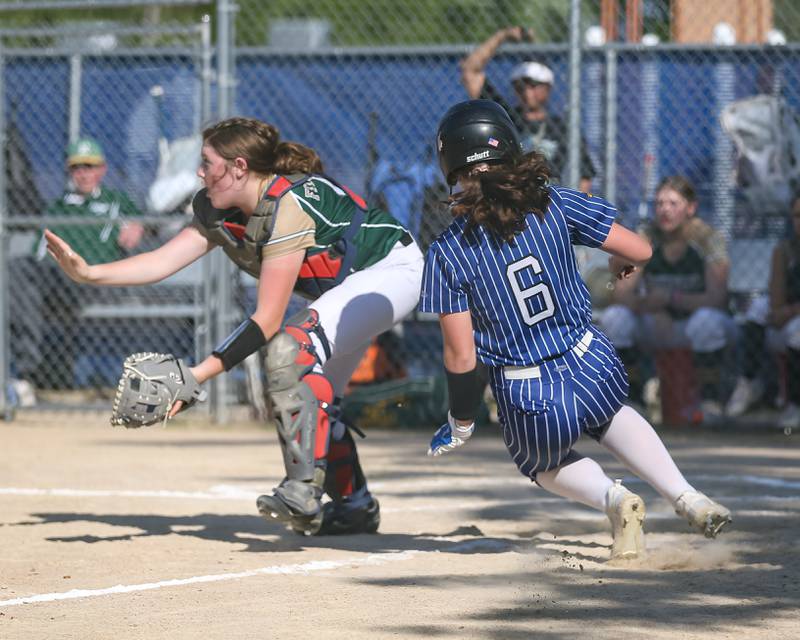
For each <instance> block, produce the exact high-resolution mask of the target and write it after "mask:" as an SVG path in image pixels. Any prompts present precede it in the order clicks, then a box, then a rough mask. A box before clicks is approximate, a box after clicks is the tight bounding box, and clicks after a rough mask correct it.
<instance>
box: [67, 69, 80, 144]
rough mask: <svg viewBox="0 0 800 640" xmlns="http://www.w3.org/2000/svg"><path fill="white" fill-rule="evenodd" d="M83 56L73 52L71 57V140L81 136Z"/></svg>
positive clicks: (73, 140)
mask: <svg viewBox="0 0 800 640" xmlns="http://www.w3.org/2000/svg"><path fill="white" fill-rule="evenodd" d="M82 76H83V56H82V55H81V54H80V53H73V54H72V55H71V56H70V57H69V141H70V142H75V140H77V139H78V138H80V136H81V78H82Z"/></svg>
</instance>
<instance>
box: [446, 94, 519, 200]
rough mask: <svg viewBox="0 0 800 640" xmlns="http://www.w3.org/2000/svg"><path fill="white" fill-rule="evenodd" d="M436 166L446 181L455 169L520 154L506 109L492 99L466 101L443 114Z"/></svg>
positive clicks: (451, 178)
mask: <svg viewBox="0 0 800 640" xmlns="http://www.w3.org/2000/svg"><path fill="white" fill-rule="evenodd" d="M436 147H437V151H438V154H439V167H441V169H442V173H443V174H444V177H445V179H446V180H447V184H449V185H451V186H452V185H454V184H455V183H456V175H455V173H456V171H458V170H459V169H463V168H464V167H468V166H470V165H473V164H478V163H481V162H490V163H491V162H507V161H509V160H512V159H513V158H516V157H517V156H519V155H520V154H521V153H522V148H521V146H520V143H519V136H518V135H517V129H516V127H515V126H514V123H513V122H512V121H511V118H509V116H508V113H506V110H505V109H504V108H503V107H501V106H500V105H499V104H497V103H496V102H493V101H492V100H467V101H466V102H460V103H458V104H457V105H455V106H453V107H451V108H450V109H449V110H448V112H447V113H445V114H444V117H443V118H442V120H441V122H439V129H438V132H437V134H436Z"/></svg>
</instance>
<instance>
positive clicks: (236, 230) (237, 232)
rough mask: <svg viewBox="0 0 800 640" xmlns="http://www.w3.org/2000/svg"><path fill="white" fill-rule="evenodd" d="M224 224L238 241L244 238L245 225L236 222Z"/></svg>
mask: <svg viewBox="0 0 800 640" xmlns="http://www.w3.org/2000/svg"><path fill="white" fill-rule="evenodd" d="M222 224H223V226H224V227H225V228H226V229H227V230H228V231H230V232H231V234H232V235H233V237H234V238H236V239H237V240H241V239H242V238H244V232H245V226H244V225H243V224H237V223H235V222H223V223H222Z"/></svg>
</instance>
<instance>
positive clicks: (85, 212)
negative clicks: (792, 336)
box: [46, 186, 142, 264]
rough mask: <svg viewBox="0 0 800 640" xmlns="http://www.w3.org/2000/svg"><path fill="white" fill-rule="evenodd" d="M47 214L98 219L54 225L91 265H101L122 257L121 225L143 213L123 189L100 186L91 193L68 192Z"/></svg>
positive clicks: (53, 229) (50, 207)
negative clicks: (74, 223) (91, 221)
mask: <svg viewBox="0 0 800 640" xmlns="http://www.w3.org/2000/svg"><path fill="white" fill-rule="evenodd" d="M46 215H48V216H71V217H72V216H74V217H81V218H94V219H96V220H97V224H76V225H69V224H57V225H53V227H52V231H53V232H54V233H55V234H56V235H58V236H59V237H61V238H63V239H64V240H65V241H66V242H68V243H69V244H70V246H71V247H72V248H73V249H74V250H75V251H76V252H78V253H79V254H80V255H82V256H83V257H84V258H85V259H86V261H87V262H88V263H89V264H98V263H101V262H112V261H114V260H119V259H120V258H121V257H122V252H121V251H120V248H119V245H118V244H117V240H118V238H119V227H120V224H121V223H122V222H123V221H124V220H125V219H126V218H132V217H137V216H141V215H142V214H141V212H140V211H139V209H137V208H136V205H135V204H134V203H133V201H132V200H131V199H130V198H129V197H128V196H127V195H126V194H125V193H123V192H122V191H114V190H113V189H107V188H105V187H103V186H100V187H98V188H97V189H95V190H94V191H93V192H92V193H90V194H89V195H84V194H82V193H76V192H74V191H66V192H65V193H64V195H63V196H61V198H59V199H58V200H56V201H55V202H53V203H52V204H51V205H50V206H49V207H48V208H47V212H46Z"/></svg>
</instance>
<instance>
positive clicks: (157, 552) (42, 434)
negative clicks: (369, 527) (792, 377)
mask: <svg viewBox="0 0 800 640" xmlns="http://www.w3.org/2000/svg"><path fill="white" fill-rule="evenodd" d="M0 432H1V433H2V442H3V444H2V451H3V453H2V464H0V557H1V560H0V638H3V639H6V638H9V639H10V638H14V639H16V638H47V639H48V640H49V639H54V638H81V639H93V638H104V639H105V638H116V639H122V638H148V639H153V638H170V639H176V638H186V639H189V638H192V639H196V638H204V639H210V638H237V639H239V638H301V637H319V638H350V639H352V638H370V639H372V638H434V637H435V638H454V639H460V638H485V639H497V638H503V639H512V640H516V639H520V640H521V639H523V638H525V639H526V640H527V639H530V638H536V639H541V638H545V639H550V638H575V637H583V638H620V637H624V638H703V639H706V638H709V637H713V638H737V639H739V638H769V639H770V640H774V639H776V638H796V637H798V634H800V632H798V628H800V626H799V625H800V623H798V619H800V617H799V616H798V610H799V609H798V605H800V598H799V596H800V587H799V586H798V584H800V582H799V581H798V575H800V560H799V559H798V549H799V548H800V547H798V542H797V540H798V531H800V497H799V494H800V492H799V491H798V490H799V489H800V450H798V446H797V445H798V442H800V440H798V437H797V436H789V437H787V436H785V435H783V434H782V433H779V432H777V431H770V430H765V431H763V432H762V433H757V432H756V433H749V434H742V433H737V434H731V433H726V432H725V431H724V430H720V429H717V430H715V431H714V432H713V433H707V432H703V431H699V430H683V431H670V432H665V433H664V434H663V435H664V436H665V439H666V440H667V443H668V446H669V448H670V450H671V451H672V452H673V454H674V456H675V457H676V459H677V461H678V463H679V466H680V467H681V468H682V469H683V470H684V472H685V474H686V475H687V477H688V478H689V480H690V482H692V483H693V484H695V485H696V486H697V487H698V488H701V489H703V490H705V491H706V492H707V493H709V494H711V495H713V496H714V497H716V498H717V499H719V500H720V501H721V502H723V503H725V504H726V505H727V506H729V507H730V508H731V509H732V510H733V512H734V518H735V522H734V524H733V526H732V527H731V528H730V530H729V531H728V532H726V533H725V534H724V535H723V536H721V537H720V538H719V539H717V540H706V539H704V538H702V537H701V536H699V535H697V534H694V533H692V532H691V531H689V529H688V526H687V525H686V524H685V523H684V522H683V521H682V520H680V519H678V518H677V517H676V516H675V515H674V514H673V513H672V512H671V510H670V508H669V505H668V504H667V503H666V502H665V501H664V500H662V499H661V498H660V497H658V496H657V495H656V494H655V492H654V491H653V490H652V489H650V488H649V487H648V486H646V485H644V484H642V483H640V482H638V481H637V480H636V479H635V478H630V477H628V479H627V480H626V484H628V485H629V486H631V488H634V490H636V491H637V492H639V493H640V494H641V495H642V496H643V497H644V498H645V501H646V502H647V507H648V520H647V544H648V549H649V553H648V556H647V557H646V558H645V559H642V560H639V561H634V562H630V563H627V564H622V565H617V566H612V565H611V564H610V563H608V562H607V558H608V553H609V545H610V543H611V537H610V534H609V528H608V522H607V520H606V518H605V516H603V515H601V514H598V513H595V512H593V511H591V510H589V509H587V508H584V507H582V506H579V505H574V504H571V503H568V502H565V501H563V500H560V499H557V498H555V497H551V496H550V495H548V494H546V493H545V492H544V491H542V490H541V489H539V488H536V487H534V486H532V485H531V484H530V483H529V482H527V481H526V480H525V479H524V478H522V477H521V476H519V475H518V473H517V471H516V469H515V467H514V466H513V465H512V463H511V462H510V460H509V458H508V456H507V454H506V452H505V449H504V448H503V444H502V440H501V438H500V434H499V432H498V430H497V428H496V427H486V428H484V429H482V430H481V433H480V434H479V435H478V436H477V437H476V438H474V439H473V441H471V442H469V443H468V445H467V446H465V447H464V448H463V449H461V450H460V451H458V452H454V453H453V454H449V455H447V456H444V457H443V458H441V459H437V460H432V459H429V458H427V457H426V456H425V449H426V447H427V440H428V435H429V434H428V432H427V431H426V430H413V431H375V430H373V431H371V432H369V434H368V438H367V439H366V440H365V441H362V442H361V443H360V444H359V447H360V450H361V452H362V460H363V462H364V466H365V468H366V470H367V472H368V474H369V477H370V482H371V488H372V490H373V492H374V493H375V494H376V496H378V497H379V499H380V501H381V507H382V515H383V521H382V525H381V529H380V531H381V532H380V534H378V535H360V536H345V537H339V538H304V537H301V536H297V535H295V534H292V533H290V532H288V531H285V530H284V529H282V528H281V527H280V526H279V525H276V524H272V523H268V522H265V521H264V520H263V519H261V518H260V517H259V515H258V513H257V511H256V509H255V498H256V496H257V495H258V494H259V493H262V492H264V491H266V490H269V489H270V488H271V487H272V486H274V485H275V484H276V483H277V482H278V481H279V480H280V477H281V476H282V472H281V465H280V453H279V450H278V448H277V445H276V443H275V436H274V434H273V433H272V432H271V431H270V430H268V429H264V428H256V427H254V426H248V425H240V426H237V427H233V428H228V429H219V428H212V427H208V426H191V425H190V424H189V422H187V421H186V420H184V421H183V422H180V423H178V424H176V425H175V426H170V427H169V428H167V429H162V428H150V429H145V430H140V431H125V430H123V429H111V428H110V427H108V426H106V425H105V424H103V423H102V422H100V421H97V422H91V423H84V424H81V423H76V422H69V421H67V422H64V423H62V424H58V425H56V424H53V423H52V422H48V423H47V424H46V426H45V424H44V423H43V422H37V421H36V420H35V419H33V420H32V419H30V418H28V419H26V420H20V421H16V422H12V423H9V424H2V425H0ZM578 449H579V450H580V451H581V452H582V453H584V454H588V455H592V456H596V457H597V459H598V460H600V462H601V463H602V464H603V465H604V466H605V467H606V469H607V470H608V471H609V473H610V474H611V475H612V476H614V477H626V476H625V473H624V471H623V470H622V469H621V468H620V466H619V465H618V464H616V463H614V462H613V461H612V460H611V459H610V458H609V456H607V455H606V454H605V453H604V452H602V451H601V450H600V449H599V448H598V447H597V446H596V445H595V444H594V443H592V442H590V441H588V440H587V441H586V442H582V443H581V444H580V445H579V447H578Z"/></svg>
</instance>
